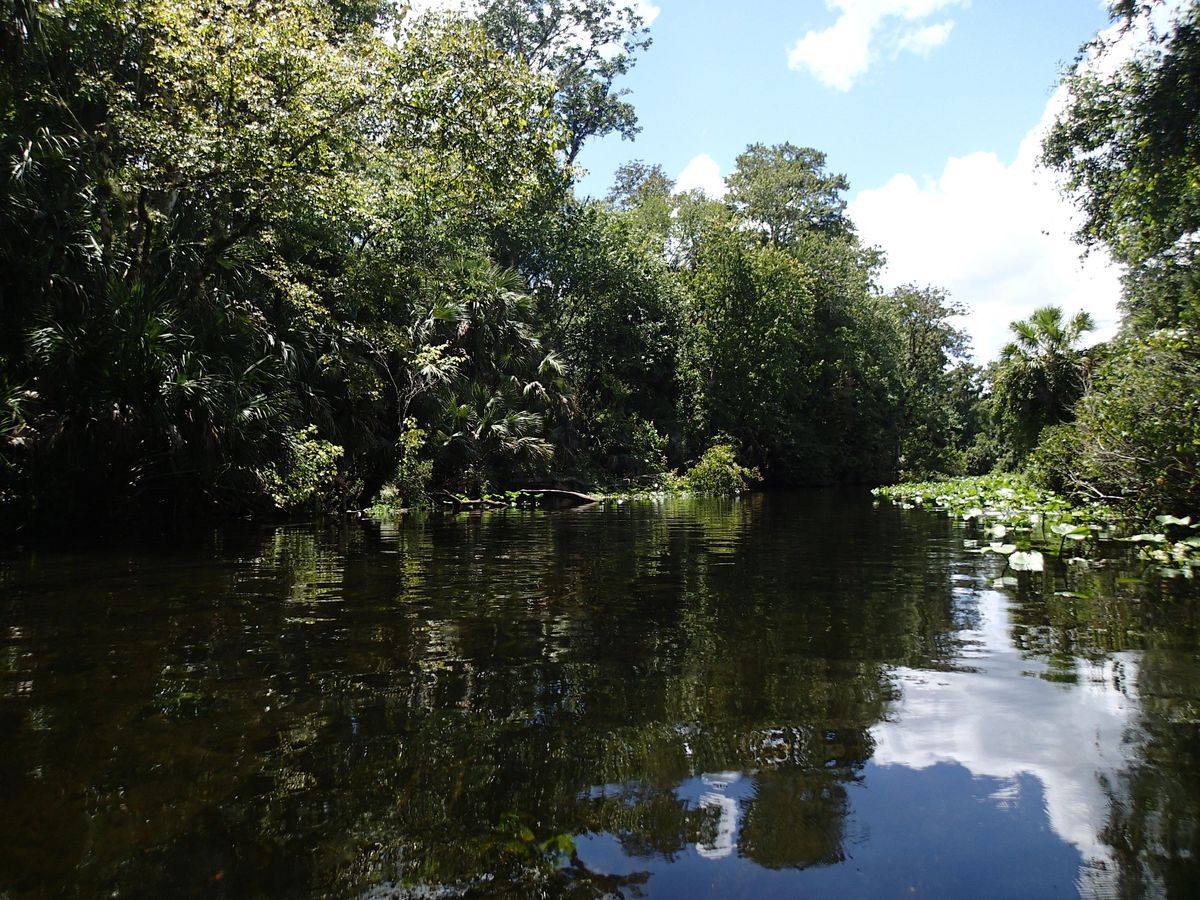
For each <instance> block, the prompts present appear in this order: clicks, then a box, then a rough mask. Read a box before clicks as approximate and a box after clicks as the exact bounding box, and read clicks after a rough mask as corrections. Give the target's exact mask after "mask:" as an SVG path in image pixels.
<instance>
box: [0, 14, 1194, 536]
mask: <svg viewBox="0 0 1200 900" xmlns="http://www.w3.org/2000/svg"><path fill="white" fill-rule="evenodd" d="M1116 14H1117V15H1118V16H1123V17H1124V20H1125V21H1133V19H1134V18H1136V16H1137V15H1139V14H1140V13H1139V12H1138V9H1137V8H1135V7H1131V8H1130V9H1128V10H1125V9H1124V8H1123V7H1121V8H1118V9H1117V11H1116ZM1196 23H1197V13H1196V6H1195V4H1193V5H1191V6H1190V7H1188V8H1187V9H1186V10H1185V12H1184V14H1183V16H1182V18H1181V20H1180V21H1179V22H1178V24H1177V25H1176V26H1174V27H1173V28H1172V29H1170V30H1169V31H1164V32H1162V33H1159V34H1158V35H1157V37H1156V41H1157V43H1156V44H1155V45H1154V47H1153V49H1154V51H1155V52H1154V53H1147V54H1145V55H1143V56H1140V57H1135V58H1134V60H1133V61H1131V62H1130V63H1128V64H1127V65H1126V66H1125V67H1123V68H1118V69H1117V70H1116V74H1114V75H1111V76H1101V75H1098V74H1095V73H1094V71H1093V70H1092V69H1090V68H1089V67H1088V66H1087V65H1086V63H1081V64H1080V67H1079V68H1078V69H1077V70H1076V72H1075V73H1074V74H1073V75H1071V76H1070V77H1071V79H1072V87H1073V88H1074V95H1075V98H1076V99H1075V102H1074V105H1073V106H1072V107H1071V109H1070V110H1069V111H1068V113H1067V114H1066V116H1065V117H1064V119H1063V121H1062V123H1061V124H1060V125H1059V127H1058V128H1057V129H1056V130H1055V131H1054V133H1053V134H1052V135H1051V137H1050V139H1049V141H1048V143H1047V149H1046V155H1047V160H1048V161H1049V162H1050V163H1051V164H1052V165H1055V166H1058V167H1059V168H1061V169H1063V170H1064V171H1066V172H1067V173H1068V175H1069V176H1071V177H1072V178H1073V187H1074V188H1075V189H1076V191H1077V192H1078V194H1079V196H1080V198H1081V200H1082V201H1083V204H1084V209H1085V212H1086V213H1087V216H1088V218H1087V221H1086V224H1085V229H1084V235H1083V236H1084V237H1085V239H1087V240H1090V241H1093V242H1100V243H1103V244H1105V245H1106V246H1108V247H1109V248H1110V249H1111V250H1112V251H1113V252H1114V254H1115V255H1116V257H1117V258H1118V259H1119V260H1120V261H1122V262H1124V263H1125V264H1126V265H1127V267H1128V272H1129V275H1128V284H1127V297H1128V299H1127V304H1128V312H1129V316H1128V324H1127V327H1126V330H1125V334H1124V335H1123V337H1122V338H1121V339H1120V340H1119V341H1117V342H1114V343H1113V344H1112V345H1110V346H1108V347H1104V348H1099V349H1094V350H1092V351H1088V352H1087V353H1084V352H1081V351H1079V350H1078V349H1077V341H1078V338H1079V337H1080V336H1081V335H1082V334H1083V333H1084V332H1085V331H1086V330H1087V329H1088V328H1089V327H1090V323H1089V322H1088V321H1087V320H1086V318H1083V319H1080V318H1075V319H1070V320H1067V319H1065V318H1064V316H1063V315H1062V314H1061V313H1059V312H1058V311H1056V310H1053V309H1045V310H1041V311H1039V312H1038V313H1037V314H1036V315H1035V316H1034V317H1033V318H1032V319H1030V320H1029V321H1028V322H1025V323H1017V325H1016V326H1015V327H1016V329H1017V331H1016V338H1017V340H1015V341H1014V343H1013V345H1011V346H1010V347H1009V348H1006V350H1005V353H1004V354H1003V356H1002V358H1001V359H1000V360H999V361H998V362H997V363H996V364H995V365H994V366H993V367H992V368H991V369H989V370H987V371H985V370H982V369H980V368H978V367H975V366H973V365H971V364H970V362H969V360H968V349H967V343H966V338H965V335H964V334H963V332H961V331H960V330H958V329H957V328H955V327H954V325H953V324H952V323H953V320H954V316H955V315H956V314H957V313H959V312H960V311H961V310H960V308H959V307H958V306H957V305H956V303H955V302H953V301H951V300H950V298H948V297H947V296H946V295H945V293H944V292H942V291H940V290H938V289H936V288H931V287H924V286H916V285H910V286H906V287H903V288H901V289H899V290H896V291H892V292H890V293H885V292H883V291H881V290H880V289H879V287H878V284H877V275H878V273H879V271H880V267H881V265H882V261H883V257H882V252H881V251H880V250H879V249H878V248H874V247H869V246H866V245H864V244H863V242H862V241H861V240H860V239H859V238H858V236H857V235H856V233H855V229H854V226H853V224H852V223H851V222H850V221H849V220H848V219H847V218H846V216H845V207H846V202H845V199H844V196H845V193H846V191H847V190H848V184H847V183H846V180H845V179H844V178H843V177H842V176H840V175H837V174H835V173H833V172H831V171H830V170H829V168H828V167H827V161H826V159H825V156H824V155H823V154H822V153H820V152H819V151H817V150H814V149H811V148H807V147H799V146H794V145H792V144H787V143H785V144H780V145H775V146H764V145H761V144H752V145H750V146H749V147H748V148H747V149H746V151H745V152H744V153H743V154H742V155H741V156H739V157H738V159H737V162H736V167H735V169H734V171H733V172H732V173H731V175H730V176H729V178H728V179H727V182H726V188H727V193H726V194H725V196H724V198H723V199H722V200H719V201H718V200H713V199H711V198H708V197H706V196H704V195H702V194H700V193H698V192H680V191H677V190H676V189H675V186H674V185H673V184H672V183H671V181H670V180H669V179H668V178H667V177H666V176H665V174H664V173H663V171H662V169H661V168H660V167H658V166H655V165H647V164H644V163H640V162H639V163H631V164H629V165H627V166H625V167H624V168H622V169H621V170H620V171H619V172H618V173H617V178H616V182H615V184H614V185H613V188H612V190H611V192H610V193H609V195H608V196H607V197H606V198H605V199H603V200H600V201H581V200H579V199H577V197H576V196H575V192H574V180H575V177H576V174H577V173H576V170H575V168H574V160H575V158H576V155H577V154H578V152H579V150H580V148H581V147H582V146H583V145H584V144H585V143H586V141H587V140H588V139H590V138H592V137H594V136H598V135H604V134H610V133H619V134H622V135H625V136H632V135H633V134H635V133H636V131H637V120H636V115H635V113H634V110H633V107H632V106H631V105H630V104H629V103H628V102H627V100H626V98H625V97H624V96H623V93H622V91H621V90H620V89H619V87H618V86H617V81H618V79H619V77H620V76H621V75H622V74H624V73H625V72H627V71H628V69H629V67H630V66H632V65H633V64H634V62H635V60H636V57H637V54H638V53H639V52H641V51H642V50H644V49H645V48H646V47H647V46H648V45H649V37H648V35H647V32H646V30H645V29H644V27H643V24H642V22H641V20H640V19H639V18H638V16H637V15H636V13H635V12H634V10H633V9H632V8H631V7H622V6H620V5H618V4H617V3H616V2H614V0H550V2H540V0H539V2H534V0H486V2H484V0H479V2H469V3H465V4H464V10H463V13H462V14H456V15H445V16H426V17H416V16H413V15H411V14H410V13H409V12H408V10H407V8H406V7H404V6H403V5H402V6H400V7H399V8H392V6H391V5H390V4H389V3H387V2H386V0H273V2H271V3H264V2H261V0H220V2H217V0H199V2H194V0H186V2H185V0H137V2H118V0H59V2H32V0H31V2H22V3H17V4H14V5H11V6H10V7H9V8H8V10H7V11H6V12H5V13H4V14H3V18H0V157H2V158H3V160H4V169H3V171H2V172H0V260H2V261H3V265H0V517H2V518H3V519H4V521H5V523H6V524H7V526H8V527H10V528H11V527H15V528H20V527H23V526H27V525H30V524H36V523H45V522H54V521H63V520H65V519H66V518H68V517H70V516H71V515H72V514H76V513H86V514H89V515H104V516H117V517H122V516H135V517H138V518H141V519H151V520H153V519H157V518H158V517H162V516H167V517H172V516H174V517H180V516H187V517H191V516H194V515H196V514H198V513H202V512H205V511H212V512H216V513H220V514H230V513H243V512H264V511H269V510H273V509H277V510H283V511H296V510H312V509H321V508H326V509H336V508H350V507H361V506H362V505H365V504H367V503H369V502H371V500H372V499H373V498H376V497H380V496H382V497H384V498H385V499H386V500H388V501H389V502H391V503H394V504H397V505H412V504H415V503H421V502H423V501H425V500H426V499H427V498H428V497H429V496H430V495H431V494H435V493H437V492H440V491H452V492H454V493H458V494H464V493H465V494H470V495H479V494H481V493H485V492H487V491H491V490H498V489H502V488H505V487H510V486H514V485H517V484H529V483H539V482H540V483H549V482H553V481H558V480H564V479H578V480H582V481H585V482H589V483H593V484H613V483H616V482H619V481H620V480H622V479H626V478H632V477H653V476H655V475H656V474H658V473H663V472H669V471H670V470H674V469H686V468H687V467H689V466H690V465H692V464H693V463H695V462H696V461H697V460H699V459H702V458H704V455H705V454H706V452H708V453H709V456H708V458H707V460H706V465H707V471H710V472H711V470H712V469H713V467H714V466H716V467H719V466H720V465H725V463H724V462H720V461H729V464H730V465H732V460H734V459H736V461H737V462H738V463H740V465H742V466H746V467H754V468H756V469H757V470H758V471H759V472H760V473H761V474H762V476H763V478H764V479H765V480H766V481H768V482H772V483H786V484H816V483H833V482H851V481H853V482H869V483H878V482H882V481H887V480H892V479H895V478H897V477H902V478H907V477H924V476H928V475H935V474H938V473H945V474H960V473H964V472H984V471H988V470H990V469H991V468H993V467H994V466H1001V467H1008V468H1015V467H1020V466H1028V467H1031V469H1032V471H1033V472H1034V473H1035V474H1036V475H1037V476H1038V477H1039V478H1042V479H1043V480H1046V481H1050V482H1053V483H1055V484H1056V486H1059V487H1065V488H1068V489H1073V490H1077V491H1079V492H1081V493H1082V494H1084V495H1085V496H1089V497H1095V498H1103V499H1108V500H1109V501H1110V502H1126V503H1135V504H1140V505H1143V506H1153V507H1155V508H1157V509H1168V508H1169V509H1171V511H1179V510H1184V509H1193V508H1197V505H1198V504H1197V501H1198V499H1200V497H1198V488H1197V477H1196V475H1195V473H1196V471H1197V466H1196V465H1195V463H1196V459H1195V455H1196V452H1197V449H1198V448H1200V437H1198V435H1197V431H1196V425H1195V422H1196V415H1195V413H1196V409H1195V404H1196V402H1197V401H1196V398H1197V396H1200V391H1198V390H1197V389H1196V388H1197V387H1200V385H1198V384H1197V372H1198V367H1197V347H1196V342H1195V339H1194V337H1193V332H1192V331H1191V330H1190V329H1191V328H1193V327H1194V326H1195V318H1196V312H1195V311H1196V303H1195V297H1196V287H1195V285H1196V281H1195V276H1194V274H1193V273H1194V268H1193V259H1194V246H1195V237H1194V236H1195V234H1196V233H1197V224H1198V220H1200V213H1197V208H1198V206H1200V204H1197V202H1196V189H1195V184H1197V183H1200V180H1198V179H1197V177H1196V165H1197V163H1196V141H1195V139H1194V136H1193V135H1194V130H1195V122H1196V121H1197V120H1196V114H1195V108H1196V105H1197V100H1196V98H1197V96H1200V92H1197V91H1195V90H1193V88H1192V80H1191V75H1190V72H1191V70H1192V69H1191V68H1189V67H1192V68H1194V66H1193V58H1194V56H1195V55H1196V50H1195V47H1196V45H1197V41H1196V39H1195V37H1194V35H1195V33H1196V29H1197V24H1196Z"/></svg>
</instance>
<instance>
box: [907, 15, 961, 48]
mask: <svg viewBox="0 0 1200 900" xmlns="http://www.w3.org/2000/svg"><path fill="white" fill-rule="evenodd" d="M953 30H954V22H953V21H952V20H950V19H947V20H946V21H945V22H940V23H938V24H937V25H928V26H926V27H925V28H918V29H917V30H915V31H907V32H905V33H903V34H901V35H900V38H899V40H898V41H897V42H896V49H897V50H901V51H903V50H907V51H908V52H909V53H915V54H917V56H928V55H929V54H930V53H932V52H933V51H934V50H935V49H936V48H937V47H940V46H942V44H944V43H946V41H948V40H950V32H951V31H953Z"/></svg>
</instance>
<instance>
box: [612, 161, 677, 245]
mask: <svg viewBox="0 0 1200 900" xmlns="http://www.w3.org/2000/svg"><path fill="white" fill-rule="evenodd" d="M674 191H675V182H674V181H672V180H671V179H670V178H668V177H667V173H666V172H664V171H663V167H662V166H660V165H657V164H655V165H653V166H648V165H646V164H645V163H644V162H642V161H641V160H634V161H633V162H628V163H625V165H623V166H621V167H620V168H619V169H617V172H616V175H615V176H614V178H613V186H612V188H611V189H610V190H609V192H608V195H607V196H606V197H605V200H606V201H607V202H608V203H609V205H610V206H612V207H614V208H616V209H619V210H624V211H626V212H628V213H630V214H631V215H632V216H633V217H634V219H635V220H636V221H637V222H639V223H640V224H641V225H642V226H643V227H645V228H646V229H647V230H649V231H651V232H653V233H655V234H658V235H659V236H661V237H662V238H663V239H664V240H665V239H666V236H667V232H668V231H669V230H670V228H671V218H672V211H673V210H672V206H673V204H672V194H673V193H674Z"/></svg>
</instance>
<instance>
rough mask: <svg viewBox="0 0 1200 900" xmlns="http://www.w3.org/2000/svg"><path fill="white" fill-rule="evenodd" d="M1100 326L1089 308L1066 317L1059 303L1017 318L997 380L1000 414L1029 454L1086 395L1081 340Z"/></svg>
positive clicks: (1018, 446)
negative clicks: (1040, 437) (1044, 432)
mask: <svg viewBox="0 0 1200 900" xmlns="http://www.w3.org/2000/svg"><path fill="white" fill-rule="evenodd" d="M1095 327H1096V325H1095V323H1094V322H1093V321H1092V317H1091V316H1090V315H1088V313H1086V312H1078V313H1076V314H1075V315H1074V316H1072V317H1071V318H1070V320H1067V321H1064V319H1063V311H1062V310H1061V309H1059V308H1058V307H1057V306H1043V307H1042V308H1040V309H1038V310H1035V311H1034V313H1033V315H1031V316H1030V317H1029V318H1028V319H1023V320H1021V321H1019V322H1013V323H1012V325H1011V328H1012V330H1013V334H1014V336H1015V340H1013V341H1012V342H1010V343H1008V344H1006V345H1005V346H1004V348H1003V349H1002V350H1001V351H1000V360H999V362H998V364H997V366H996V374H995V382H994V403H995V406H994V414H995V416H996V417H997V419H998V420H999V421H998V423H997V424H999V425H1000V427H1001V428H1003V429H1004V430H1005V431H1006V432H1007V433H1008V435H1009V437H1010V440H1011V442H1012V446H1013V448H1014V449H1015V450H1016V452H1017V454H1018V455H1019V456H1020V457H1024V455H1025V454H1027V453H1028V452H1029V451H1030V450H1031V449H1033V447H1034V445H1035V444H1036V443H1037V439H1038V435H1039V434H1041V432H1042V429H1043V428H1045V427H1046V426H1048V425H1059V424H1062V423H1064V422H1069V421H1070V420H1071V419H1072V418H1073V417H1074V409H1075V403H1076V402H1077V401H1078V400H1079V398H1080V397H1082V396H1083V394H1084V390H1085V387H1086V382H1085V377H1084V376H1085V373H1086V367H1085V358H1084V356H1083V354H1082V353H1080V352H1079V350H1078V349H1077V346H1076V345H1077V344H1078V343H1079V341H1080V339H1081V338H1082V337H1083V335H1085V334H1086V333H1087V332H1089V331H1092V330H1094V329H1095Z"/></svg>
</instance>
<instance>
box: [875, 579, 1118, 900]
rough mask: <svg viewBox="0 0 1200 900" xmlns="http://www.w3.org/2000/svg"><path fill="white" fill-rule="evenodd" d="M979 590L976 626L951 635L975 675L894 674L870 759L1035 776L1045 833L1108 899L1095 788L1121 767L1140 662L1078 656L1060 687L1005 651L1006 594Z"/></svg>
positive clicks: (1102, 796) (1038, 667)
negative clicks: (893, 693) (1071, 679)
mask: <svg viewBox="0 0 1200 900" xmlns="http://www.w3.org/2000/svg"><path fill="white" fill-rule="evenodd" d="M978 596H979V607H978V611H979V614H980V621H979V624H978V626H977V628H976V629H975V630H973V631H969V632H964V633H963V634H962V635H961V638H962V639H963V642H964V644H965V645H966V646H967V647H969V648H970V651H969V653H970V655H969V656H968V657H967V658H966V659H965V660H964V662H966V663H967V664H971V665H973V667H974V668H973V670H971V671H965V672H956V671H950V672H929V671H919V670H914V669H905V668H900V669H897V670H896V673H895V677H896V680H897V682H898V684H899V686H900V687H901V696H900V699H899V700H898V701H897V702H896V703H895V704H894V705H893V707H892V709H891V710H890V711H889V715H888V716H887V717H886V718H885V719H884V720H883V721H882V722H880V723H879V724H877V725H876V726H874V727H873V728H872V729H871V736H872V737H873V738H874V739H875V754H874V762H875V763H877V764H878V765H881V766H905V767H908V768H911V769H925V768H928V767H930V766H933V765H936V764H938V763H944V762H951V763H957V764H958V765H961V766H963V767H965V768H966V769H968V770H969V771H970V772H971V774H972V775H975V776H977V777H986V778H995V779H1005V780H1011V781H1012V782H1013V787H1014V788H1015V787H1016V783H1017V778H1018V776H1020V775H1022V774H1029V775H1033V776H1034V777H1035V778H1037V779H1038V781H1040V782H1041V784H1042V789H1043V791H1044V802H1045V808H1046V814H1047V817H1048V818H1049V821H1050V826H1051V828H1053V830H1054V831H1055V833H1056V834H1058V836H1059V837H1061V838H1062V839H1063V840H1065V841H1068V842H1070V843H1071V844H1073V845H1074V846H1075V847H1076V848H1077V849H1078V850H1079V852H1080V854H1081V855H1082V856H1083V859H1084V863H1085V865H1084V866H1083V867H1082V868H1081V870H1080V881H1079V883H1077V885H1076V886H1077V888H1078V890H1079V892H1080V893H1081V894H1083V895H1084V896H1112V894H1113V888H1114V887H1115V885H1114V884H1113V880H1114V878H1115V873H1116V868H1115V864H1114V861H1113V859H1112V848H1111V847H1110V846H1108V844H1107V842H1106V841H1105V840H1104V837H1103V835H1102V833H1101V832H1102V829H1103V828H1104V825H1105V822H1107V821H1108V813H1109V809H1110V804H1111V803H1112V798H1111V797H1110V796H1109V794H1108V792H1107V791H1106V790H1105V785H1106V784H1108V785H1112V786H1114V787H1115V786H1119V785H1120V784H1121V783H1122V781H1123V779H1122V778H1121V777H1120V776H1121V773H1122V772H1123V771H1124V770H1125V768H1126V766H1127V760H1126V754H1127V752H1128V748H1129V739H1128V735H1129V734H1130V731H1131V730H1132V729H1133V728H1134V727H1135V725H1136V722H1137V717H1138V698H1137V693H1136V690H1135V688H1134V687H1133V685H1135V684H1136V683H1137V674H1138V663H1139V657H1138V656H1137V654H1134V653H1117V654H1113V655H1111V656H1110V657H1109V658H1108V659H1106V660H1104V661H1102V662H1091V661H1088V660H1084V659H1076V660H1075V666H1076V673H1077V675H1078V684H1077V685H1076V687H1074V688H1073V689H1071V690H1065V689H1064V688H1063V687H1062V685H1060V684H1056V683H1054V682H1053V681H1049V680H1045V679H1043V678H1040V677H1036V676H1037V675H1039V674H1044V673H1045V672H1047V671H1048V668H1049V667H1048V666H1047V665H1046V664H1045V663H1044V662H1042V661H1040V660H1038V659H1036V658H1030V656H1029V655H1028V654H1026V653H1024V652H1022V651H1021V650H1020V649H1019V648H1018V647H1016V646H1014V644H1013V641H1012V639H1011V637H1010V635H1009V629H1010V628H1011V615H1010V613H1009V611H1008V606H1009V604H1008V601H1007V599H1006V598H1005V597H1004V595H1002V594H1000V593H997V592H994V591H981V592H979V595H978ZM1031 676H1033V677H1031ZM996 800H997V801H999V802H1000V803H1003V802H1004V797H997V798H996Z"/></svg>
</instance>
